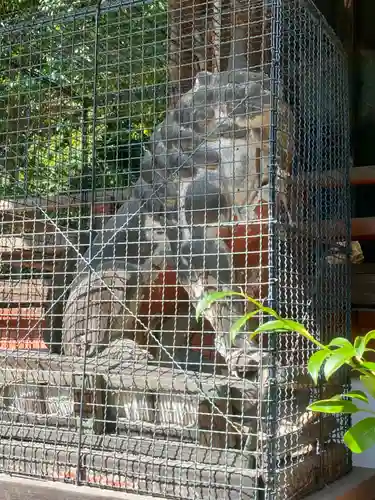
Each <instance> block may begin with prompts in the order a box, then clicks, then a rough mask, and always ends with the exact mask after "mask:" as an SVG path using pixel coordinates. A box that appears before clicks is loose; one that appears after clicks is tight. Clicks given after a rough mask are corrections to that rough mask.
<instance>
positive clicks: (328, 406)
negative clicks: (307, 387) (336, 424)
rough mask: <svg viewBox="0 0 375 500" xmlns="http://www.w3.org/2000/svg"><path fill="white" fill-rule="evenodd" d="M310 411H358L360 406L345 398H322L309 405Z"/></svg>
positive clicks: (350, 412)
mask: <svg viewBox="0 0 375 500" xmlns="http://www.w3.org/2000/svg"><path fill="white" fill-rule="evenodd" d="M307 409H308V410H310V411H315V412H319V413H349V414H352V413H357V412H358V411H359V408H358V407H357V406H356V405H355V404H354V403H353V402H352V401H346V400H344V399H322V400H321V401H315V403H311V405H309V406H308V407H307Z"/></svg>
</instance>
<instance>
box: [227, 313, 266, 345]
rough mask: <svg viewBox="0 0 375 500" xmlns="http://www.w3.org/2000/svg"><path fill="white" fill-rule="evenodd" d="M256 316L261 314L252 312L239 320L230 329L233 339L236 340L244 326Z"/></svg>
mask: <svg viewBox="0 0 375 500" xmlns="http://www.w3.org/2000/svg"><path fill="white" fill-rule="evenodd" d="M256 314H259V311H251V312H249V313H247V314H244V315H243V316H241V318H239V319H238V320H237V321H236V322H235V323H234V325H232V328H231V329H230V334H231V338H232V339H234V338H235V337H236V335H237V333H238V332H239V331H240V330H242V328H243V326H244V325H245V324H246V323H247V322H248V321H249V319H251V318H252V317H253V316H255V315H256Z"/></svg>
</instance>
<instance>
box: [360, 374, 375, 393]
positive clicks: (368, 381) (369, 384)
mask: <svg viewBox="0 0 375 500" xmlns="http://www.w3.org/2000/svg"><path fill="white" fill-rule="evenodd" d="M360 380H361V382H362V384H363V385H364V386H365V389H366V390H367V391H368V393H369V394H370V396H372V397H373V398H375V379H374V378H373V377H369V376H368V375H367V376H366V375H362V376H361V378H360Z"/></svg>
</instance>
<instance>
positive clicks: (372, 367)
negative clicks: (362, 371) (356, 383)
mask: <svg viewBox="0 0 375 500" xmlns="http://www.w3.org/2000/svg"><path fill="white" fill-rule="evenodd" d="M361 368H367V370H371V371H375V363H372V362H371V361H364V362H363V363H361Z"/></svg>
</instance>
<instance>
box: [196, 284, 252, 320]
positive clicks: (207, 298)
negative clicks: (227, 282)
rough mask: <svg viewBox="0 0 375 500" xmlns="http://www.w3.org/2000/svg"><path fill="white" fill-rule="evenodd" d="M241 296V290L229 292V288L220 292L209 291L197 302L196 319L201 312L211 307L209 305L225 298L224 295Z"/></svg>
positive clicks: (242, 295)
mask: <svg viewBox="0 0 375 500" xmlns="http://www.w3.org/2000/svg"><path fill="white" fill-rule="evenodd" d="M233 296H236V297H242V298H244V294H243V293H241V292H231V291H230V290H224V291H222V292H211V293H207V294H205V295H204V296H203V298H202V299H201V300H200V301H199V302H198V304H197V307H196V309H195V317H196V319H197V321H198V320H199V318H200V317H201V316H202V315H203V313H204V312H205V311H206V310H207V309H208V308H209V307H211V305H212V304H213V303H214V302H216V301H218V300H221V299H225V298H226V297H233Z"/></svg>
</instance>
